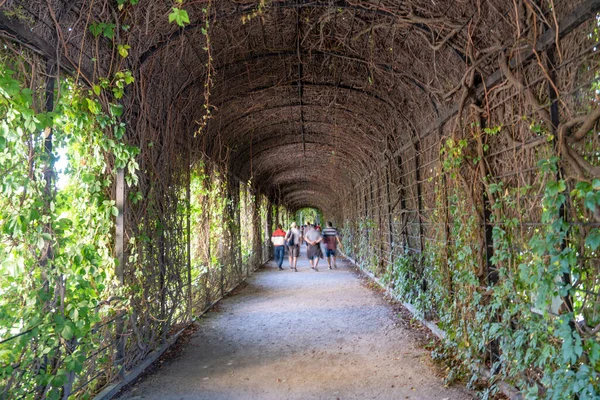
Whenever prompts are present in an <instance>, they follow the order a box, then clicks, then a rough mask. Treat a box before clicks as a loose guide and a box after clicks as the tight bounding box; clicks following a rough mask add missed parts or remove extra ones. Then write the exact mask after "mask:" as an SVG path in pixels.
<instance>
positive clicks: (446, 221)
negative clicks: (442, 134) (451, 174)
mask: <svg viewBox="0 0 600 400" xmlns="http://www.w3.org/2000/svg"><path fill="white" fill-rule="evenodd" d="M442 190H443V196H444V241H445V242H446V265H445V267H446V282H447V284H448V292H449V293H450V295H451V296H454V288H453V284H452V271H451V270H450V266H449V263H448V260H449V259H450V210H449V208H450V202H449V200H448V179H447V177H446V173H445V172H444V171H442Z"/></svg>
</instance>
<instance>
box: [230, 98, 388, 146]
mask: <svg viewBox="0 0 600 400" xmlns="http://www.w3.org/2000/svg"><path fill="white" fill-rule="evenodd" d="M308 106H309V107H311V108H312V107H318V106H319V105H317V104H310V105H308ZM304 107H307V105H304ZM282 108H283V107H282ZM270 110H272V109H267V110H265V111H270ZM351 117H354V118H355V119H356V122H357V123H360V124H365V125H367V126H370V125H369V124H367V122H366V121H364V120H362V119H360V118H358V117H357V116H355V115H351ZM276 121H277V122H275V123H271V124H262V125H258V126H251V127H246V126H244V128H241V129H240V130H238V131H229V132H231V133H232V134H233V135H234V137H235V139H236V144H240V143H238V140H239V141H245V139H246V138H247V136H248V134H249V133H250V132H252V131H256V130H257V129H261V130H263V131H264V130H267V129H271V128H273V127H276V126H285V125H292V124H297V123H298V121H295V120H281V119H277V120H276ZM305 123H307V124H322V125H328V126H334V127H340V128H341V127H344V128H345V129H347V130H353V131H354V130H356V129H357V127H356V126H353V127H351V128H350V129H348V128H347V127H346V125H344V124H337V125H336V124H334V123H332V122H329V121H325V120H322V121H321V120H310V121H305ZM375 131H377V132H378V133H381V132H379V130H378V129H375ZM229 132H228V133H229ZM232 148H233V147H232Z"/></svg>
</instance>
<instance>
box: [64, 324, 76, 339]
mask: <svg viewBox="0 0 600 400" xmlns="http://www.w3.org/2000/svg"><path fill="white" fill-rule="evenodd" d="M74 334H75V328H74V327H73V324H71V323H70V322H67V323H66V324H65V326H64V327H63V329H62V331H61V332H60V336H62V337H63V339H65V340H71V339H72V338H73V335H74Z"/></svg>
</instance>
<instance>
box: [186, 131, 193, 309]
mask: <svg viewBox="0 0 600 400" xmlns="http://www.w3.org/2000/svg"><path fill="white" fill-rule="evenodd" d="M189 141H190V139H188V142H189ZM191 148H192V146H191V143H188V154H187V163H186V167H187V182H186V183H187V186H186V188H185V200H186V208H187V210H186V218H185V219H186V221H185V225H186V226H185V229H186V236H187V237H186V240H187V249H186V250H187V260H186V261H187V278H188V292H187V298H188V313H189V314H190V319H192V318H193V315H194V313H193V310H192V234H191V218H192V150H191Z"/></svg>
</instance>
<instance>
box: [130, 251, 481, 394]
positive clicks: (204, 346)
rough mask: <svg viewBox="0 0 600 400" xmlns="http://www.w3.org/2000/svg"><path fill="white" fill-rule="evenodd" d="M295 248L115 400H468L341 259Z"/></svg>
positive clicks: (255, 277)
mask: <svg viewBox="0 0 600 400" xmlns="http://www.w3.org/2000/svg"><path fill="white" fill-rule="evenodd" d="M304 254H305V253H304V252H303V253H302V254H301V257H300V260H299V263H298V265H299V271H300V272H298V273H294V272H292V271H290V270H289V269H288V267H287V258H286V261H285V262H284V267H285V268H286V269H285V270H284V271H278V270H277V268H276V266H273V264H270V265H268V266H267V267H266V268H263V269H261V270H259V271H257V272H256V273H255V274H254V275H253V276H251V277H250V278H249V279H248V281H247V283H248V285H247V287H246V288H245V289H243V290H241V291H240V293H239V294H237V295H235V296H232V297H229V298H227V299H225V300H223V301H222V302H220V303H219V307H218V310H217V311H213V312H210V313H208V314H206V316H205V317H204V318H202V319H201V320H200V328H199V330H198V332H196V333H195V334H194V336H193V337H192V338H191V340H190V342H189V343H188V344H187V346H186V347H185V348H184V350H183V352H182V354H181V355H180V356H179V357H177V358H175V359H174V360H170V361H167V362H165V363H164V364H163V365H162V366H161V367H159V368H158V369H157V370H156V371H155V372H153V373H151V374H149V375H148V376H146V377H145V378H143V379H142V380H141V381H139V382H138V383H136V384H135V385H134V386H133V387H131V388H130V389H129V390H128V391H127V392H125V393H124V394H122V395H121V397H120V398H121V399H156V400H158V399H160V400H166V399H173V400H180V399H181V400H188V399H190V400H191V399H194V400H198V399H211V400H214V399H244V400H246V399H277V400H279V399H302V400H305V399H334V400H336V399H340V400H347V399H439V400H443V399H472V398H474V397H473V396H472V395H471V394H470V392H469V391H467V390H466V389H464V388H460V387H450V388H447V387H444V384H443V382H442V379H441V378H440V377H439V376H438V374H437V373H436V370H435V367H434V366H433V365H432V362H431V360H430V356H429V353H428V352H427V351H425V350H423V349H420V348H419V347H418V346H417V344H416V339H415V335H414V334H413V333H412V332H411V331H410V330H407V329H406V328H404V327H402V326H401V324H399V323H398V319H397V317H396V315H395V313H394V311H393V310H392V308H391V306H390V305H389V304H388V303H387V302H386V301H385V300H384V299H383V298H382V296H381V294H379V293H376V292H374V291H372V290H370V289H369V288H367V287H365V286H364V285H362V284H361V280H360V279H358V278H357V274H356V273H355V272H354V271H353V270H352V269H351V268H350V266H349V264H348V263H346V262H340V261H339V260H338V269H336V270H332V271H329V270H327V262H326V261H325V260H322V261H321V266H320V267H321V268H320V271H319V272H314V271H311V270H310V267H309V264H308V261H307V260H306V257H304V256H303V255H304Z"/></svg>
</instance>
